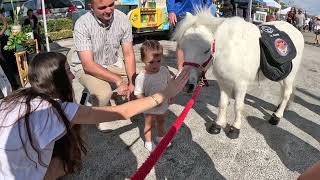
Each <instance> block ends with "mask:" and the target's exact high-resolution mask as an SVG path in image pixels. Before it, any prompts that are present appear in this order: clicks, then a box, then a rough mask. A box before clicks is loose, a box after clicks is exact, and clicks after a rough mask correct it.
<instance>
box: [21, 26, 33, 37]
mask: <svg viewBox="0 0 320 180" xmlns="http://www.w3.org/2000/svg"><path fill="white" fill-rule="evenodd" d="M22 31H23V32H24V33H26V35H27V36H28V38H29V39H34V36H33V30H32V28H31V26H30V25H25V26H23V28H22Z"/></svg>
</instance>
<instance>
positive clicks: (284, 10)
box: [280, 7, 291, 14]
mask: <svg viewBox="0 0 320 180" xmlns="http://www.w3.org/2000/svg"><path fill="white" fill-rule="evenodd" d="M290 10H291V7H287V8H285V9H282V10H281V11H280V14H288V12H289V11H290Z"/></svg>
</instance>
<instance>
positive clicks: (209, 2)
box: [205, 0, 213, 8]
mask: <svg viewBox="0 0 320 180" xmlns="http://www.w3.org/2000/svg"><path fill="white" fill-rule="evenodd" d="M212 4H213V2H212V0H206V1H205V7H207V8H208V7H210V6H211V5H212Z"/></svg>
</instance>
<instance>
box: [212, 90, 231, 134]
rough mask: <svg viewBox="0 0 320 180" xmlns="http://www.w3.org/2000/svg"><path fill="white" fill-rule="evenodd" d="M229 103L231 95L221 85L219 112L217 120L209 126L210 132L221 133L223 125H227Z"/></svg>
mask: <svg viewBox="0 0 320 180" xmlns="http://www.w3.org/2000/svg"><path fill="white" fill-rule="evenodd" d="M228 103H229V96H228V94H227V93H226V91H224V90H223V89H222V87H221V86H220V103H219V113H218V118H217V121H216V122H214V123H213V124H212V125H211V126H210V127H209V128H208V130H207V131H208V132H209V133H210V134H219V133H220V131H221V127H225V126H226V115H227V107H228Z"/></svg>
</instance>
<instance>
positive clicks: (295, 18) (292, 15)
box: [286, 7, 320, 45]
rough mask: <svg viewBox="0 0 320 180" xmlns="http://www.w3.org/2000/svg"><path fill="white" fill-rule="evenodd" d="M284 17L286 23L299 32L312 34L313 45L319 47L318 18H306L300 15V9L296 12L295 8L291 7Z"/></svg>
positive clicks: (319, 25) (319, 18)
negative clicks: (313, 36) (313, 35)
mask: <svg viewBox="0 0 320 180" xmlns="http://www.w3.org/2000/svg"><path fill="white" fill-rule="evenodd" d="M286 17H287V19H286V20H287V22H288V23H290V24H292V25H293V26H295V27H296V28H297V29H299V31H309V32H314V34H315V39H314V44H316V45H319V42H320V41H319V34H320V16H314V17H308V16H307V15H306V14H303V13H302V10H301V9H299V10H298V12H297V10H296V8H295V7H292V8H291V10H290V11H289V12H288V13H287V16H286Z"/></svg>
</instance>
